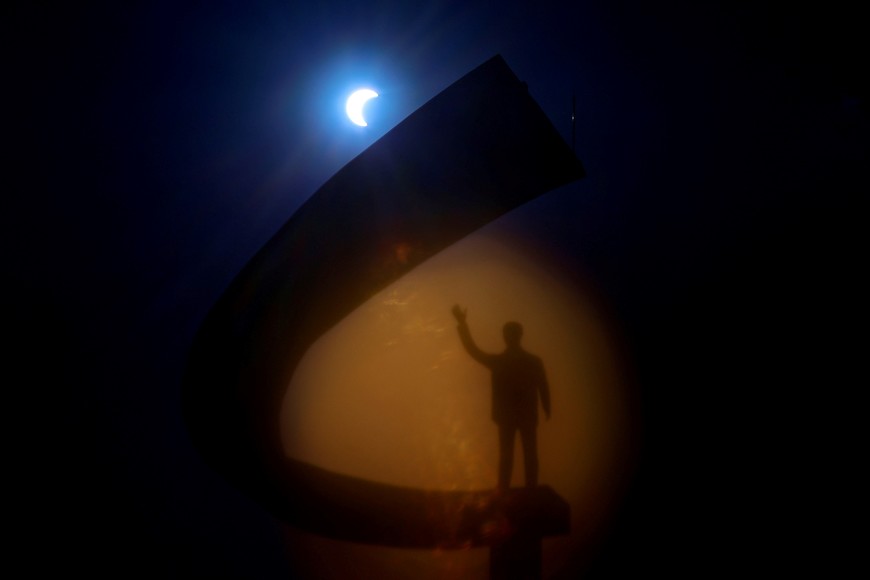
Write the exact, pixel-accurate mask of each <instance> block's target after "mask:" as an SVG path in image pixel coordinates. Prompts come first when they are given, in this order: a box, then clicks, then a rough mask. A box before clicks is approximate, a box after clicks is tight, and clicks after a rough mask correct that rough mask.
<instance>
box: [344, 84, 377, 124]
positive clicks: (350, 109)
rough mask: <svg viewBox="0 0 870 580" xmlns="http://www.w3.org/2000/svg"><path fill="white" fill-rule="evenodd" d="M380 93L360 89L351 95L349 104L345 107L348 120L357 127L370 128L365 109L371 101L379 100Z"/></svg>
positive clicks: (348, 100)
mask: <svg viewBox="0 0 870 580" xmlns="http://www.w3.org/2000/svg"><path fill="white" fill-rule="evenodd" d="M377 96H378V93H376V92H375V91H373V90H372V89H359V90H356V91H354V92H353V93H351V95H350V96H349V97H348V98H347V103H345V105H344V110H345V112H346V113H347V118H348V119H350V120H351V121H352V122H353V123H354V124H355V125H359V126H360V127H366V126H368V123H366V120H365V118H364V117H363V107H364V106H365V104H366V103H367V102H369V100H371V99H374V98H377Z"/></svg>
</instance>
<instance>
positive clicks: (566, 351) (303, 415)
mask: <svg viewBox="0 0 870 580" xmlns="http://www.w3.org/2000/svg"><path fill="white" fill-rule="evenodd" d="M523 246H524V244H522V243H521V242H518V241H516V240H513V239H511V236H510V235H508V234H507V233H506V232H505V231H504V228H500V227H499V225H498V223H496V224H492V225H490V226H488V227H486V228H483V229H482V230H479V231H478V232H476V233H474V234H472V235H470V236H468V237H467V238H465V239H463V240H462V241H461V242H459V243H457V244H454V245H453V246H451V247H450V248H448V249H447V250H445V251H443V252H441V253H440V254H438V255H436V256H435V257H433V258H431V259H430V260H428V261H427V262H425V263H424V264H422V265H420V266H419V267H417V268H416V269H414V270H413V271H411V272H410V273H409V274H407V275H406V276H404V277H403V278H401V279H400V280H398V281H396V282H395V283H393V284H392V285H390V286H389V287H387V288H386V289H384V290H383V291H381V292H379V293H378V294H377V295H375V296H374V297H373V298H371V299H370V300H369V301H367V302H366V303H365V304H363V305H362V306H361V307H359V308H358V309H357V310H356V311H354V312H353V313H352V314H351V315H349V316H348V317H347V318H345V319H344V320H343V321H342V322H341V323H339V324H338V325H337V326H335V327H334V328H333V329H332V330H330V331H329V332H328V333H326V334H325V335H323V336H322V337H321V338H320V339H319V340H318V341H317V342H316V343H314V345H313V346H312V347H311V348H310V349H309V351H308V352H307V353H306V355H305V357H304V358H303V360H302V361H301V363H300V364H299V365H298V367H297V368H296V371H295V373H294V375H293V378H292V381H291V385H290V386H289V388H288V390H287V394H286V396H285V398H284V402H283V406H282V422H281V423H282V441H283V446H284V449H285V452H286V454H287V456H289V457H291V458H293V459H297V460H301V461H304V462H308V463H311V464H314V465H317V466H320V467H323V468H326V469H328V470H330V471H335V472H338V473H342V474H346V475H350V476H355V477H359V478H363V479H366V480H374V481H377V482H382V483H387V484H392V485H399V486H406V487H411V488H423V489H432V490H480V489H492V488H493V487H494V486H495V482H496V468H497V461H498V442H497V430H496V427H495V424H494V423H493V422H492V421H491V420H490V409H489V405H490V386H489V371H488V370H487V369H486V368H484V367H482V366H480V365H478V364H477V363H475V362H474V361H473V360H472V359H471V358H470V357H469V356H468V355H467V354H466V353H465V351H464V350H463V348H462V345H461V343H460V341H459V338H458V335H457V332H456V322H455V320H454V319H453V317H452V315H451V313H450V309H451V307H452V306H453V304H455V303H458V304H461V305H463V306H467V308H468V321H469V325H470V328H471V332H472V335H473V337H474V338H475V340H476V341H477V343H478V345H479V346H480V347H481V348H483V349H484V350H486V351H489V352H500V351H501V350H502V349H503V348H504V343H503V339H502V337H501V329H502V326H503V324H504V323H505V322H506V321H508V320H516V321H519V322H521V323H522V324H523V326H524V330H525V332H524V337H523V345H524V347H525V348H526V350H528V351H530V352H532V353H534V354H537V355H539V356H540V357H542V359H543V361H544V365H545V368H546V372H547V376H548V379H549V382H550V389H551V398H552V401H553V412H552V418H551V420H549V421H546V420H545V419H544V417H543V413H541V421H540V424H539V427H538V448H539V457H540V482H541V484H543V485H549V486H551V487H552V488H553V489H554V490H555V491H556V492H557V493H558V494H559V495H561V496H562V497H563V498H564V499H565V500H567V501H568V502H569V504H570V506H571V515H572V532H571V534H570V535H569V536H564V537H556V538H548V539H545V540H544V567H545V569H544V576H545V577H547V575H548V574H549V573H550V572H554V571H558V570H560V569H562V568H563V567H564V566H565V565H566V564H567V562H568V560H569V559H570V560H572V561H573V562H574V564H573V565H576V561H577V557H578V555H580V560H582V554H583V553H584V552H587V551H589V550H593V549H594V544H595V541H596V538H597V537H600V534H601V532H602V531H603V530H604V529H605V528H606V525H607V519H608V515H609V514H610V512H611V509H612V507H613V505H614V503H615V501H616V500H617V499H618V496H619V492H620V487H621V485H622V482H623V481H624V474H625V472H626V469H627V467H629V464H630V450H629V448H628V445H627V436H628V433H629V429H630V425H629V419H628V413H627V406H626V403H627V401H626V396H627V395H626V392H625V389H624V377H623V374H622V372H621V368H620V367H621V361H620V355H619V352H618V344H617V342H616V341H615V340H614V339H615V337H614V336H613V333H612V329H611V328H610V327H609V321H608V319H607V316H606V314H605V312H604V310H603V309H602V305H601V303H600V302H599V301H598V300H597V299H596V298H595V296H594V292H593V289H592V288H589V287H588V286H584V284H583V283H582V277H578V276H576V275H575V273H573V272H572V273H571V275H567V273H566V272H565V271H563V270H562V266H561V265H560V264H558V263H556V262H554V261H552V260H549V259H547V257H546V255H534V254H535V253H540V252H542V251H543V250H542V248H540V247H539V248H536V249H535V250H532V249H530V248H528V247H525V249H524V247H523ZM578 279H580V280H581V282H579V283H577V282H576V280H578ZM568 280H572V281H571V282H569V281H568ZM515 453H516V458H515V461H514V473H513V478H512V481H511V483H512V485H514V486H517V485H522V483H523V477H524V474H523V463H522V459H521V453H522V451H521V446H520V445H519V444H518V443H517V445H516V446H515ZM287 536H288V548H289V549H290V551H291V554H292V559H293V561H294V566H296V567H297V568H298V570H299V571H300V572H302V573H303V574H304V576H305V577H312V578H348V577H372V578H411V577H413V578H486V577H487V565H488V550H487V549H485V548H480V549H473V550H466V551H462V550H450V551H447V550H443V551H439V550H434V551H426V550H406V549H398V548H384V547H374V546H364V545H358V544H350V543H343V542H338V541H335V540H327V539H323V538H318V537H315V536H310V535H307V534H303V533H300V532H296V531H293V530H292V529H290V528H288V529H287Z"/></svg>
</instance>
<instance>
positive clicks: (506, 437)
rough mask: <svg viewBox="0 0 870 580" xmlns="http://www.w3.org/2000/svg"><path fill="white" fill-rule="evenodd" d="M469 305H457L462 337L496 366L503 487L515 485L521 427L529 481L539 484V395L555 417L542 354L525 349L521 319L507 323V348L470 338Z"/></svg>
mask: <svg viewBox="0 0 870 580" xmlns="http://www.w3.org/2000/svg"><path fill="white" fill-rule="evenodd" d="M466 314H467V309H462V308H460V307H459V305H456V306H454V307H453V316H454V317H455V318H456V321H457V322H458V323H459V326H458V330H459V338H460V339H461V340H462V346H464V347H465V350H466V351H467V352H468V354H469V355H471V358H473V359H474V360H476V361H477V362H479V363H480V364H482V365H483V366H485V367H486V368H488V369H489V370H490V371H491V372H492V420H493V421H495V424H496V425H498V489H508V487H510V480H511V473H512V472H513V465H514V440H515V439H516V434H517V431H519V433H520V438H521V440H522V442H523V461H524V463H525V468H526V487H534V486H536V485H538V398H539V397H540V400H541V405H542V406H543V408H544V414H545V415H546V416H547V419H549V418H550V388H549V385H548V384H547V375H546V373H545V372H544V365H543V363H542V362H541V359H540V358H538V357H537V356H535V355H533V354H531V353H529V352H527V351H526V350H525V349H523V347H522V344H521V341H522V338H523V327H522V326H521V325H520V324H519V323H518V322H508V323H507V324H505V325H504V329H503V335H504V342H505V346H506V348H505V350H504V352H502V353H499V354H489V353H486V352H483V351H482V350H480V349H479V348H478V347H477V345H476V344H475V343H474V340H473V339H472V338H471V331H470V330H469V329H468V323H467V322H466Z"/></svg>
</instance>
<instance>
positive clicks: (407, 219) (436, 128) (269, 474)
mask: <svg viewBox="0 0 870 580" xmlns="http://www.w3.org/2000/svg"><path fill="white" fill-rule="evenodd" d="M582 175H583V169H582V167H581V165H580V163H579V162H578V161H577V159H576V157H575V156H574V155H573V153H572V152H571V150H570V148H569V147H568V146H567V145H566V144H565V142H564V141H563V139H562V138H561V137H560V136H559V134H558V133H557V132H556V130H555V129H554V128H553V127H552V125H551V124H550V123H549V121H548V120H547V118H546V117H545V115H544V114H543V112H542V111H541V110H540V108H539V107H538V106H537V104H536V103H535V102H534V101H533V100H532V98H531V97H530V96H529V94H528V91H527V90H526V88H525V86H524V85H523V84H522V83H521V82H520V81H519V80H518V79H517V78H516V77H515V76H514V74H513V73H512V72H511V71H510V69H509V68H508V67H507V65H506V64H505V63H504V61H503V60H502V59H501V58H500V57H494V58H493V59H491V60H489V61H487V62H486V63H484V64H483V65H481V66H480V67H478V68H477V69H475V70H474V71H472V72H471V73H469V74H468V75H466V76H465V77H463V78H462V79H460V80H459V81H457V82H456V83H454V84H453V85H451V86H450V87H449V88H447V89H446V90H445V91H443V92H442V93H441V94H439V95H438V96H436V97H435V98H433V99H432V100H431V101H430V102H428V103H427V104H425V105H424V106H423V107H421V108H420V109H418V110H417V111H416V112H414V113H413V114H412V115H410V116H409V117H408V118H407V119H405V120H404V121H403V122H402V123H401V124H399V125H398V126H396V127H395V128H394V129H393V130H392V131H390V132H389V133H388V134H387V135H385V136H384V137H383V138H381V139H380V140H379V141H378V142H376V143H375V144H374V145H372V146H371V147H369V148H368V149H367V150H366V151H364V152H363V153H362V154H361V155H359V156H358V157H357V158H355V159H354V160H353V161H351V162H350V163H349V164H348V165H347V166H345V167H344V168H343V169H342V170H341V171H339V172H338V173H337V174H336V175H335V176H333V177H332V178H331V179H330V180H329V181H328V182H327V183H326V184H325V185H324V186H323V187H321V188H320V190H318V191H317V192H316V193H315V194H314V195H313V196H312V197H311V198H310V199H309V200H308V201H307V202H306V203H305V204H304V205H303V206H302V207H301V208H300V209H299V211H298V212H296V214H295V215H293V216H292V218H291V219H290V220H289V221H288V222H287V223H286V224H285V225H284V226H283V227H282V228H281V230H280V231H279V232H278V233H277V234H276V235H275V236H274V237H273V238H272V240H271V241H269V243H268V244H266V246H265V247H264V248H263V249H262V250H261V251H260V252H259V253H258V254H257V255H256V256H255V257H254V258H253V259H252V260H251V261H250V262H249V263H248V264H247V266H246V267H245V268H244V269H243V271H242V272H241V273H240V274H239V275H238V277H237V278H236V279H235V280H234V281H233V283H232V284H231V285H230V287H229V288H228V289H227V291H226V292H225V293H224V295H223V296H222V297H221V299H220V300H219V302H218V303H217V304H216V305H215V307H214V308H213V309H212V311H211V312H210V313H209V315H208V316H207V318H206V320H205V321H204V323H203V325H202V327H201V329H200V331H199V333H198V334H197V336H196V338H195V341H194V344H193V346H192V349H191V352H190V358H189V364H188V368H187V372H186V375H185V377H184V406H185V418H186V421H187V423H188V427H189V431H190V433H191V436H192V438H193V440H194V442H195V444H196V445H197V447H198V448H199V450H200V451H201V452H202V454H203V455H204V456H205V458H206V460H207V461H208V462H209V463H210V464H211V465H212V466H213V467H214V468H215V469H216V470H218V471H219V472H220V473H222V474H223V475H224V476H225V477H227V478H228V479H229V480H230V481H231V482H232V483H233V484H235V485H236V486H238V487H239V488H241V489H242V490H244V491H245V492H246V493H248V494H250V495H251V496H252V497H253V498H255V499H256V500H257V501H259V502H260V503H261V504H262V505H263V506H264V507H266V508H267V509H269V510H270V511H272V512H273V513H275V514H277V515H278V516H279V517H281V518H283V519H284V520H286V521H287V522H288V523H290V524H292V525H295V526H298V527H300V528H303V529H306V530H310V531H312V532H315V533H318V534H322V535H325V536H328V537H333V538H337V539H344V540H351V541H356V542H365V543H376V544H383V545H392V546H408V547H426V546H442V547H460V546H466V547H467V546H468V545H484V544H491V543H493V542H497V541H498V539H499V534H498V533H497V531H496V532H494V531H493V530H494V528H493V527H492V526H487V525H484V524H486V523H487V522H490V523H491V522H493V521H497V520H500V518H501V520H503V519H504V518H507V519H508V520H509V521H511V522H514V523H517V522H523V523H522V526H524V527H528V528H529V529H534V530H536V534H537V535H538V537H540V536H541V535H547V534H550V533H565V532H566V531H567V525H568V517H567V509H568V508H567V504H566V503H565V502H564V501H562V500H560V499H559V498H558V497H557V496H556V495H555V494H554V493H552V491H550V490H549V489H548V488H537V489H533V490H525V491H518V492H511V493H508V494H507V495H502V496H499V497H498V498H495V497H494V496H493V495H492V493H491V492H476V493H453V492H432V491H424V490H413V489H405V488H399V487H395V486H389V485H384V484H380V483H375V482H370V481H363V480H359V479H355V478H351V477H347V476H343V475H340V474H336V473H331V472H328V471H326V470H324V469H321V468H318V467H316V466H313V465H309V464H305V463H301V462H298V461H293V460H291V459H288V458H287V457H286V456H285V454H284V451H283V449H282V444H281V436H280V428H279V414H280V409H281V400H282V398H283V396H284V394H285V390H286V389H287V385H288V384H289V383H290V378H291V376H292V374H293V370H294V368H295V367H296V365H297V364H298V362H299V361H300V360H301V358H302V356H303V355H304V353H305V352H306V350H307V349H308V348H309V346H310V345H311V344H312V343H313V342H314V341H315V340H317V338H318V337H319V336H321V335H322V334H323V333H324V332H326V331H327V330H329V329H330V328H331V327H332V326H333V325H335V324H336V323H337V322H339V321H340V320H341V319H342V318H344V317H345V316H346V315H347V314H349V313H350V312H352V311H353V310H354V309H355V308H357V307H358V306H359V305H360V304H362V303H363V302H364V301H365V300H367V299H368V298H370V297H371V296H372V295H373V294H375V293H376V292H377V291H379V290H380V289H382V288H384V287H385V286H386V285H388V284H390V283H391V282H393V281H394V280H396V279H397V278H399V277H401V276H402V275H403V274H404V273H406V272H408V271H409V270H411V269H412V268H414V267H415V266H416V265H417V264H420V263H421V262H422V261H424V260H426V259H427V258H429V257H431V256H433V255H434V254H436V253H437V252H439V251H440V250H442V249H444V248H446V247H447V246H449V245H451V244H452V243H454V242H455V241H457V240H459V239H461V238H462V237H464V236H465V235H467V234H469V233H471V232H473V231H474V230H476V229H478V228H480V227H481V226H483V225H484V224H486V223H488V222H490V221H492V220H494V219H495V218H497V217H498V216H500V215H502V214H503V213H505V212H507V211H510V210H511V209H513V208H515V207H517V206H518V205H520V204H522V203H524V202H526V201H528V200H530V199H533V198H534V197H536V196H538V195H541V194H543V193H545V192H547V191H549V190H551V189H553V188H555V187H558V186H560V185H563V184H565V183H568V182H570V181H573V180H575V179H578V178H579V177H581V176H582ZM495 529H497V528H495Z"/></svg>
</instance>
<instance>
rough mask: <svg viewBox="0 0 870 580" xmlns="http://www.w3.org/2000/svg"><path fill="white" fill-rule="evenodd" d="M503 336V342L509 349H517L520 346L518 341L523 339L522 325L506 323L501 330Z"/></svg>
mask: <svg viewBox="0 0 870 580" xmlns="http://www.w3.org/2000/svg"><path fill="white" fill-rule="evenodd" d="M502 333H503V334H504V342H505V344H507V345H508V346H509V347H517V346H519V345H520V339H522V338H523V325H522V324H520V323H519V322H508V323H507V324H505V325H504V328H503V329H502Z"/></svg>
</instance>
